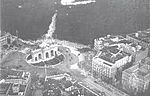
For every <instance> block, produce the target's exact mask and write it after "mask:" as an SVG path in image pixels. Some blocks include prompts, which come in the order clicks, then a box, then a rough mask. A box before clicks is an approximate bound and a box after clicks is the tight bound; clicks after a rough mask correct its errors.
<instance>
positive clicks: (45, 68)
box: [43, 62, 47, 81]
mask: <svg viewBox="0 0 150 96" xmlns="http://www.w3.org/2000/svg"><path fill="white" fill-rule="evenodd" d="M43 63H44V71H45V81H46V79H47V66H46V64H45V62H43Z"/></svg>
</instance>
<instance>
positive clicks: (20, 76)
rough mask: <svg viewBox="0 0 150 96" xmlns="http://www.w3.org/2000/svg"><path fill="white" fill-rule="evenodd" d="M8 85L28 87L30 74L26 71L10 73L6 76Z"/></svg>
mask: <svg viewBox="0 0 150 96" xmlns="http://www.w3.org/2000/svg"><path fill="white" fill-rule="evenodd" d="M4 79H5V82H6V83H16V84H22V85H26V84H27V83H28V81H29V79H30V73H29V72H24V71H12V70H11V71H10V72H8V73H7V75H6V76H5V78H4Z"/></svg>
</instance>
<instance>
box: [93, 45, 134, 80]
mask: <svg viewBox="0 0 150 96" xmlns="http://www.w3.org/2000/svg"><path fill="white" fill-rule="evenodd" d="M131 58H132V57H131V55H130V54H128V53H126V52H123V51H121V50H119V49H117V48H116V46H113V47H107V48H106V47H105V48H103V49H102V50H101V51H100V52H99V53H98V54H97V55H96V56H95V57H94V58H93V60H92V69H93V74H94V75H97V76H98V77H99V78H115V75H116V72H117V69H118V68H122V67H124V65H126V64H127V63H128V62H131Z"/></svg>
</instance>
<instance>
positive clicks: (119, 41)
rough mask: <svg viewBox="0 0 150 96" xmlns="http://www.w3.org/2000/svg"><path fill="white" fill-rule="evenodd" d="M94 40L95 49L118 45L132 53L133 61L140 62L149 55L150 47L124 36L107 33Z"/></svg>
mask: <svg viewBox="0 0 150 96" xmlns="http://www.w3.org/2000/svg"><path fill="white" fill-rule="evenodd" d="M94 41H95V44H94V45H95V50H97V51H99V50H101V49H102V48H104V47H109V46H110V47H111V46H118V47H119V49H121V50H122V51H124V52H126V53H129V54H131V55H132V61H133V62H138V61H140V60H142V59H144V58H146V57H147V56H148V48H145V47H143V46H141V45H139V44H135V43H133V42H131V41H130V40H128V39H126V38H124V37H122V36H112V35H107V36H106V37H101V38H98V39H95V40H94Z"/></svg>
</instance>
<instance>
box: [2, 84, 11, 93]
mask: <svg viewBox="0 0 150 96" xmlns="http://www.w3.org/2000/svg"><path fill="white" fill-rule="evenodd" d="M10 85H11V84H10V83H1V84H0V94H6V93H7V91H8V90H9V87H10Z"/></svg>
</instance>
